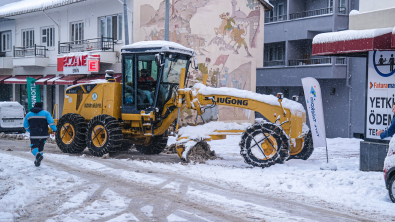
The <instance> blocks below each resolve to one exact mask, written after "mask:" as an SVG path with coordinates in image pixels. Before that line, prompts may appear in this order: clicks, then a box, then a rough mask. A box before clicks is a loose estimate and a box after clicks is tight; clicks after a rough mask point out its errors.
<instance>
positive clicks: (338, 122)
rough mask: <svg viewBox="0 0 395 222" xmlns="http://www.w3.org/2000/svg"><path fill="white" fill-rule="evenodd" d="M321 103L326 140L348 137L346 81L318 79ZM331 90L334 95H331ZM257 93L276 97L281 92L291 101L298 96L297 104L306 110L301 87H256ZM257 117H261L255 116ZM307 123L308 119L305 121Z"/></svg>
mask: <svg viewBox="0 0 395 222" xmlns="http://www.w3.org/2000/svg"><path fill="white" fill-rule="evenodd" d="M318 82H319V83H320V85H321V91H322V102H323V107H324V118H325V125H326V135H327V137H328V138H334V137H348V129H347V126H348V107H349V106H348V89H347V87H345V85H346V80H341V79H320V80H318ZM333 88H335V89H336V93H335V94H334V95H331V92H332V90H333ZM257 92H259V93H262V94H272V95H276V94H277V93H279V92H281V93H283V94H284V97H286V98H288V99H292V96H293V95H297V96H299V102H300V103H301V104H303V106H304V108H305V109H306V102H305V98H304V95H303V87H302V86H274V87H273V86H267V87H260V86H258V87H257ZM257 117H261V115H258V114H257ZM307 122H309V121H308V119H307ZM308 124H309V123H308Z"/></svg>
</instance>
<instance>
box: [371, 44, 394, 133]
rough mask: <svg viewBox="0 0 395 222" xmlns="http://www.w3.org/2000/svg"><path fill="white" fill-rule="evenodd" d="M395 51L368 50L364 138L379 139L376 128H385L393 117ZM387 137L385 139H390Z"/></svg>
mask: <svg viewBox="0 0 395 222" xmlns="http://www.w3.org/2000/svg"><path fill="white" fill-rule="evenodd" d="M394 55H395V51H382V52H381V51H373V52H369V60H368V63H369V64H368V81H367V84H366V86H367V88H366V93H367V97H366V120H365V123H366V125H365V128H366V132H365V138H368V139H380V137H379V136H377V134H376V131H377V130H386V129H388V127H389V126H390V125H391V122H392V120H393V119H394V117H395V116H394V113H392V111H391V110H392V105H393V104H394V102H395V75H394V74H395V57H394ZM390 139H391V138H390V137H388V138H386V140H390Z"/></svg>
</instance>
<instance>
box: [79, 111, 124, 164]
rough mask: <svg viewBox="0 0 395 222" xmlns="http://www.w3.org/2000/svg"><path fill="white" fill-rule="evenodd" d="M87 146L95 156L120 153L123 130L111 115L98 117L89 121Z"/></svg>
mask: <svg viewBox="0 0 395 222" xmlns="http://www.w3.org/2000/svg"><path fill="white" fill-rule="evenodd" d="M86 145H87V147H88V149H89V151H90V152H91V153H92V154H93V155H95V156H99V157H101V156H103V155H104V154H106V153H109V152H115V151H118V149H120V148H121V145H122V128H121V125H120V124H119V122H118V120H117V119H115V118H114V117H112V116H109V115H104V114H103V115H98V116H95V117H94V118H93V119H92V120H91V121H89V124H88V129H87V131H86Z"/></svg>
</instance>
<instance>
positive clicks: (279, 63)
mask: <svg viewBox="0 0 395 222" xmlns="http://www.w3.org/2000/svg"><path fill="white" fill-rule="evenodd" d="M263 66H264V67H270V66H285V61H284V60H273V61H264V62H263Z"/></svg>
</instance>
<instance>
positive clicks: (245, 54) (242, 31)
mask: <svg viewBox="0 0 395 222" xmlns="http://www.w3.org/2000/svg"><path fill="white" fill-rule="evenodd" d="M170 4H171V5H170V29H169V32H170V34H169V35H170V36H169V37H170V41H173V42H177V43H180V44H182V45H184V46H186V47H189V48H192V49H193V50H195V53H196V55H197V56H196V58H197V60H198V67H199V69H198V71H191V73H190V75H189V79H188V85H189V86H191V85H193V84H194V83H195V82H201V81H202V78H203V74H205V73H207V74H208V86H212V87H231V88H236V89H243V90H251V89H254V90H253V91H255V75H256V67H257V66H259V67H262V64H261V63H263V58H262V57H263V25H262V27H261V24H263V18H261V13H262V15H263V6H262V5H261V4H260V3H259V2H258V1H257V0H231V1H221V0H171V1H170ZM164 16H165V1H161V2H160V3H159V4H158V1H154V0H144V1H140V36H139V39H140V40H163V39H164V26H165V20H164ZM252 80H254V82H253V81H252ZM218 109H219V110H218V111H219V120H221V121H226V120H232V121H234V120H244V121H245V120H248V119H250V118H251V112H250V111H248V110H244V109H241V108H230V107H218ZM212 113H218V112H215V111H214V112H212ZM183 115H184V117H185V118H188V120H186V119H185V118H184V122H194V121H195V117H194V115H196V114H194V115H191V113H190V112H188V113H186V112H184V114H183Z"/></svg>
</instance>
